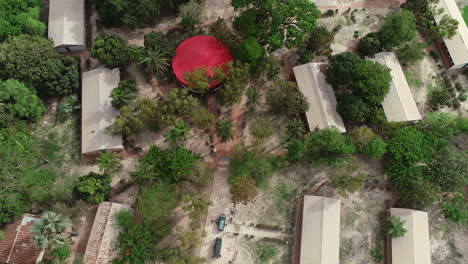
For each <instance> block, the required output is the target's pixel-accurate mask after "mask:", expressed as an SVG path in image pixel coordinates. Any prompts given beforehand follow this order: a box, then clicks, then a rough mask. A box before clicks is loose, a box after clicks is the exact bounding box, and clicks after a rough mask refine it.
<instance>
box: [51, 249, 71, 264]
mask: <svg viewBox="0 0 468 264" xmlns="http://www.w3.org/2000/svg"><path fill="white" fill-rule="evenodd" d="M70 255H71V249H70V248H69V247H68V246H65V245H63V246H58V247H56V248H54V249H52V251H50V256H52V257H54V258H56V259H58V263H65V261H66V260H67V259H68V258H69V257H70Z"/></svg>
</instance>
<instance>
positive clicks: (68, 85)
mask: <svg viewBox="0 0 468 264" xmlns="http://www.w3.org/2000/svg"><path fill="white" fill-rule="evenodd" d="M0 78H2V79H4V80H6V79H16V80H18V81H20V82H23V83H24V84H25V85H26V86H27V87H31V88H34V89H35V90H36V91H37V92H38V94H39V95H41V96H62V95H66V94H68V93H70V92H72V91H76V90H78V87H79V73H78V63H77V61H76V60H75V59H74V58H73V57H68V56H67V57H63V56H61V55H60V54H58V53H57V52H56V51H55V50H54V49H53V47H52V41H51V40H49V39H45V38H42V37H39V36H27V35H20V36H16V37H12V38H9V39H7V40H6V41H5V42H3V43H0Z"/></svg>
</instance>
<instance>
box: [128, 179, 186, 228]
mask: <svg viewBox="0 0 468 264" xmlns="http://www.w3.org/2000/svg"><path fill="white" fill-rule="evenodd" d="M178 202H179V201H178V198H177V193H176V190H175V188H174V186H173V185H171V184H167V183H163V182H161V181H157V182H155V183H154V184H152V185H151V186H145V187H142V188H141V190H140V192H139V195H138V200H137V204H136V210H137V211H138V213H139V215H140V216H141V217H142V218H143V221H145V222H146V223H152V222H155V221H163V220H164V219H166V218H167V217H168V216H170V215H171V213H172V211H173V210H174V209H175V208H176V207H177V204H178Z"/></svg>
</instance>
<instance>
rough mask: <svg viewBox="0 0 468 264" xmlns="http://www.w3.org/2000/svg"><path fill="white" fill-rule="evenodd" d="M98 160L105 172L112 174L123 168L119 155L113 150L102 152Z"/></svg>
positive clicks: (101, 169) (102, 170)
mask: <svg viewBox="0 0 468 264" xmlns="http://www.w3.org/2000/svg"><path fill="white" fill-rule="evenodd" d="M96 161H97V163H98V166H99V170H100V171H101V172H103V173H104V174H108V175H110V174H112V173H116V172H119V171H121V170H122V165H121V164H120V158H119V156H117V154H115V153H114V152H112V151H105V152H101V154H99V157H98V158H97V159H96Z"/></svg>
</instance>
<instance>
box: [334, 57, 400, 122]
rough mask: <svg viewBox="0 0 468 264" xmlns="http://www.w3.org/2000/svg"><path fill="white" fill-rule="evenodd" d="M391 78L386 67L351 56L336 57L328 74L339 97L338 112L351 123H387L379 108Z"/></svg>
mask: <svg viewBox="0 0 468 264" xmlns="http://www.w3.org/2000/svg"><path fill="white" fill-rule="evenodd" d="M391 78H392V77H391V75H390V69H388V68H387V67H385V66H383V65H382V64H379V63H377V62H373V61H367V60H364V59H362V58H360V57H359V56H357V55H356V54H353V53H349V52H345V53H341V54H338V55H335V56H333V57H332V58H331V64H330V66H329V67H328V70H327V81H328V82H329V83H330V84H331V85H332V86H333V89H334V90H335V92H336V94H337V101H338V105H337V111H338V113H339V114H340V115H341V116H342V117H343V118H344V119H345V120H347V121H350V122H358V123H360V122H365V121H370V122H371V123H379V122H382V120H385V117H384V114H383V110H382V108H381V107H380V105H381V103H382V101H383V100H384V98H385V96H386V95H387V93H388V91H389V90H390V82H391Z"/></svg>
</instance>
